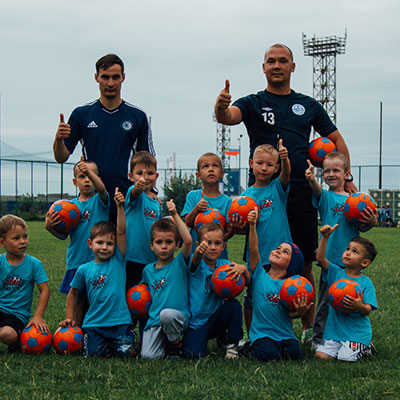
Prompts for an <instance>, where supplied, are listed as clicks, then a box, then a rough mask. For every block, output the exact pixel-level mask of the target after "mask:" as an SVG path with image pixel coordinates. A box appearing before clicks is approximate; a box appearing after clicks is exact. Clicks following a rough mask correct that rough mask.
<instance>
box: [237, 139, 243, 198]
mask: <svg viewBox="0 0 400 400" xmlns="http://www.w3.org/2000/svg"><path fill="white" fill-rule="evenodd" d="M242 137H243V134H240V135H239V138H238V140H239V193H238V194H240V175H241V173H242V170H241V162H240V161H241V160H240V159H241V157H242V146H241V143H242Z"/></svg>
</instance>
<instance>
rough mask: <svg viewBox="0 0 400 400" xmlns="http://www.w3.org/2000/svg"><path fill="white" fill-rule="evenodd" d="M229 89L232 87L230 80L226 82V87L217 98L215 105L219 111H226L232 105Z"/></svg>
mask: <svg viewBox="0 0 400 400" xmlns="http://www.w3.org/2000/svg"><path fill="white" fill-rule="evenodd" d="M229 87H230V83H229V80H228V79H227V80H226V81H225V87H224V88H223V89H222V90H221V92H220V93H219V95H218V97H217V101H216V103H215V108H216V109H217V110H224V109H226V108H228V107H229V105H230V104H231V101H232V97H231V95H230V93H229Z"/></svg>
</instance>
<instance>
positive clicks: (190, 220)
mask: <svg viewBox="0 0 400 400" xmlns="http://www.w3.org/2000/svg"><path fill="white" fill-rule="evenodd" d="M207 207H208V201H207V200H205V199H204V193H203V192H201V198H200V201H199V202H198V203H197V204H196V206H195V207H194V208H193V210H192V211H191V212H190V213H189V214H187V215H186V217H185V222H186V225H187V226H190V227H191V228H192V227H193V226H194V220H195V219H196V217H197V214H198V213H201V212H204V211H206V209H207Z"/></svg>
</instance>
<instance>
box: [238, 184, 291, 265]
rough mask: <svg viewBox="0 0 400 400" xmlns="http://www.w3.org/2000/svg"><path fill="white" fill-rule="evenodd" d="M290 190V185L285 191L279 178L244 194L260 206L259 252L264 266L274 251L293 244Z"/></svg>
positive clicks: (248, 251) (250, 189)
mask: <svg viewBox="0 0 400 400" xmlns="http://www.w3.org/2000/svg"><path fill="white" fill-rule="evenodd" d="M289 189H290V187H289V185H288V186H287V188H286V190H283V186H282V183H281V181H280V179H279V177H278V178H275V179H274V180H272V181H271V183H270V184H269V185H267V186H264V187H254V186H250V187H249V188H248V189H247V190H245V191H244V192H243V193H242V196H249V197H251V198H252V199H253V200H254V201H255V202H256V203H257V205H258V209H259V210H258V215H259V218H258V222H257V235H258V251H259V253H260V258H261V261H262V264H263V265H266V264H269V255H270V254H271V251H272V250H275V249H276V248H277V247H278V246H279V245H280V244H282V243H284V242H286V243H291V242H292V236H291V235H290V228H289V222H288V219H287V214H286V203H287V198H288V195H289ZM247 260H250V248H249V246H247Z"/></svg>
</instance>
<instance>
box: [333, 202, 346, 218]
mask: <svg viewBox="0 0 400 400" xmlns="http://www.w3.org/2000/svg"><path fill="white" fill-rule="evenodd" d="M343 212H344V204H343V203H336V204H335V205H334V206H333V207H331V213H332V215H333V216H334V217H337V216H340V215H343Z"/></svg>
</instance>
